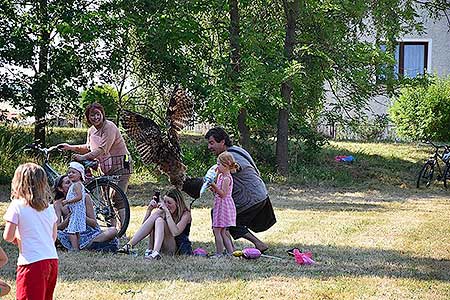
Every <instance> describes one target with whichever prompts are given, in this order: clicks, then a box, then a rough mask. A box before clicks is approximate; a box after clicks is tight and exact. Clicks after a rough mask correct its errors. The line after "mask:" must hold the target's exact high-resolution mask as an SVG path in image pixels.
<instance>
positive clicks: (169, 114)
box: [166, 86, 194, 160]
mask: <svg viewBox="0 0 450 300" xmlns="http://www.w3.org/2000/svg"><path fill="white" fill-rule="evenodd" d="M193 114H194V101H193V99H192V97H190V96H189V95H188V94H187V93H186V90H184V89H182V88H180V87H179V86H176V87H175V89H174V90H173V92H172V96H171V97H170V101H169V106H168V107H167V111H166V123H167V126H168V130H167V139H168V142H169V143H170V145H171V147H172V148H173V149H174V150H175V152H176V153H178V156H177V159H179V160H181V148H180V142H179V137H178V132H179V131H180V130H181V129H183V128H184V127H185V126H186V125H187V124H188V123H189V121H190V120H191V118H192V115H193Z"/></svg>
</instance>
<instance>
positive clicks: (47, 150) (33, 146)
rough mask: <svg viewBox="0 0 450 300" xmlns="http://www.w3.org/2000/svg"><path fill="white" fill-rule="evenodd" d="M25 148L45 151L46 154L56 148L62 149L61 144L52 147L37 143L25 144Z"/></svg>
mask: <svg viewBox="0 0 450 300" xmlns="http://www.w3.org/2000/svg"><path fill="white" fill-rule="evenodd" d="M25 148H26V149H31V150H36V151H39V152H42V153H44V154H45V155H48V154H49V153H51V152H53V151H55V150H58V151H61V148H62V147H61V146H51V147H50V148H42V147H40V146H39V145H36V144H28V145H25Z"/></svg>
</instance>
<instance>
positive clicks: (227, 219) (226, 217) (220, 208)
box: [212, 174, 236, 227]
mask: <svg viewBox="0 0 450 300" xmlns="http://www.w3.org/2000/svg"><path fill="white" fill-rule="evenodd" d="M225 178H230V189H229V191H228V193H227V194H226V195H225V197H224V198H220V196H219V195H218V194H215V195H214V208H213V224H212V226H213V227H230V226H236V206H235V205H234V201H233V197H232V196H231V194H232V193H233V177H232V176H231V175H223V174H219V177H218V178H217V183H216V184H217V187H218V188H219V189H221V190H223V184H224V182H223V181H224V179H225Z"/></svg>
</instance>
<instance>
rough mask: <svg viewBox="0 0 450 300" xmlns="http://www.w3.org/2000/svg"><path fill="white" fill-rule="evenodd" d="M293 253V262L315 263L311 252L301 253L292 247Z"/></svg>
mask: <svg viewBox="0 0 450 300" xmlns="http://www.w3.org/2000/svg"><path fill="white" fill-rule="evenodd" d="M293 253H294V258H295V262H296V263H297V264H299V265H312V264H315V263H316V262H315V261H314V260H313V259H312V253H311V252H305V253H302V252H300V251H299V250H298V249H294V251H293Z"/></svg>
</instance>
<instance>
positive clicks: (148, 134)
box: [121, 86, 194, 189]
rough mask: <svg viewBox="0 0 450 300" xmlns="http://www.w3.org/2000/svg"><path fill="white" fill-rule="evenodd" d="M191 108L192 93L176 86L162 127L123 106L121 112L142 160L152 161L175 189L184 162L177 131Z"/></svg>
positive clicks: (182, 176) (182, 174)
mask: <svg viewBox="0 0 450 300" xmlns="http://www.w3.org/2000/svg"><path fill="white" fill-rule="evenodd" d="M193 112H194V101H193V100H192V97H190V96H188V95H187V93H186V91H185V90H184V89H182V88H179V87H178V86H177V87H175V89H174V91H173V93H172V96H171V98H170V101H169V106H168V108H167V111H166V117H165V123H166V124H165V125H166V128H160V126H158V124H157V123H156V122H155V121H153V120H152V119H149V118H147V117H145V116H143V115H141V114H138V113H135V112H131V111H128V110H123V113H122V115H121V122H122V125H123V127H124V129H125V132H126V133H127V135H128V136H129V137H130V138H131V139H132V140H133V141H134V143H135V144H136V148H137V150H138V152H139V154H140V156H141V158H142V160H143V162H144V163H146V164H149V163H153V164H156V165H157V166H158V167H159V169H160V170H161V171H162V172H163V173H165V174H167V175H168V176H169V180H170V183H171V184H173V185H174V186H175V187H177V188H179V189H181V188H182V186H183V182H184V181H185V179H186V166H185V165H184V164H183V162H182V156H181V148H180V143H179V136H178V132H179V131H180V130H181V129H182V128H183V127H184V126H186V125H187V123H188V122H189V120H190V119H191V118H192V115H193Z"/></svg>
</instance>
